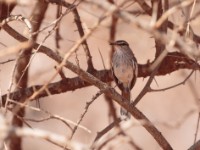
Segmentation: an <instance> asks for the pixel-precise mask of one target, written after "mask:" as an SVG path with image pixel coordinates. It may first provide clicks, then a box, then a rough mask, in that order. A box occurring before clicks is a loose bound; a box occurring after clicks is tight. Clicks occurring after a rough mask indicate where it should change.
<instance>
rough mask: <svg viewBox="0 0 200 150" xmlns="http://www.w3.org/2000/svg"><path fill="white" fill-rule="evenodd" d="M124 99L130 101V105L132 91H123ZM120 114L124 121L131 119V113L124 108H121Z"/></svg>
mask: <svg viewBox="0 0 200 150" xmlns="http://www.w3.org/2000/svg"><path fill="white" fill-rule="evenodd" d="M122 97H123V98H124V99H126V100H128V101H129V103H130V100H131V93H130V90H127V89H125V90H122ZM120 114H121V116H122V119H130V117H131V115H130V113H129V112H128V111H127V110H126V109H124V108H123V107H121V109H120Z"/></svg>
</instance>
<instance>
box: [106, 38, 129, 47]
mask: <svg viewBox="0 0 200 150" xmlns="http://www.w3.org/2000/svg"><path fill="white" fill-rule="evenodd" d="M110 45H113V46H115V47H116V48H122V47H129V44H128V43H127V42H126V41H124V40H118V41H115V42H110Z"/></svg>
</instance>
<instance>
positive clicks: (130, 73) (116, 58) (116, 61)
mask: <svg viewBox="0 0 200 150" xmlns="http://www.w3.org/2000/svg"><path fill="white" fill-rule="evenodd" d="M110 45H113V46H114V48H115V50H114V53H113V55H112V72H113V76H114V79H115V82H116V84H117V86H118V87H119V89H120V90H121V92H122V97H124V98H125V99H127V100H129V101H130V97H131V94H130V91H131V89H132V88H133V86H134V84H135V82H136V79H137V74H138V65H137V60H136V58H135V56H134V54H133V52H132V50H131V49H130V47H129V44H128V43H127V42H126V41H124V40H118V41H115V42H111V43H110ZM120 113H121V115H122V117H123V116H124V117H125V119H128V118H130V114H129V113H128V111H127V110H125V109H124V108H121V109H120Z"/></svg>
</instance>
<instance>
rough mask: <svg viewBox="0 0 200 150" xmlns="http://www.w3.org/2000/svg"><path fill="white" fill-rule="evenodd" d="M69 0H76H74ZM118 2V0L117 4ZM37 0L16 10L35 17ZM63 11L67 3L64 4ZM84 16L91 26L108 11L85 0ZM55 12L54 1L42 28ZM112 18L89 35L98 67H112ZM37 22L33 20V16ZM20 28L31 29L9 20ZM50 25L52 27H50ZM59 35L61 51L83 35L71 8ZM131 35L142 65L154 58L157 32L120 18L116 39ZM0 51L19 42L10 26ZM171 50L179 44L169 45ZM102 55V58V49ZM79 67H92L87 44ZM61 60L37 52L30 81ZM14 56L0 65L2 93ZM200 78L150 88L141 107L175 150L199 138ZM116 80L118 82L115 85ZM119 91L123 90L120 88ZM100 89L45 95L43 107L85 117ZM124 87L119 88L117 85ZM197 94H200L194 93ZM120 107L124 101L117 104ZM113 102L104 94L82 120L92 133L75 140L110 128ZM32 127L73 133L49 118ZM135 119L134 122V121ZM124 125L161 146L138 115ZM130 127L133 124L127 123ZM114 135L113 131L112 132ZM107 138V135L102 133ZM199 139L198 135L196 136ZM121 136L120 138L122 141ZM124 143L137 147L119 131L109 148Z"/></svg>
mask: <svg viewBox="0 0 200 150" xmlns="http://www.w3.org/2000/svg"><path fill="white" fill-rule="evenodd" d="M68 2H72V1H69V0H68ZM118 2H119V1H116V3H118ZM34 4H35V1H31V2H29V3H27V4H26V5H21V6H17V7H15V9H14V11H13V12H12V14H13V15H18V14H21V15H23V16H25V17H27V18H30V19H31V16H30V14H31V10H32V9H33V6H34ZM130 4H131V5H128V6H127V7H124V10H125V11H129V10H130V11H133V10H139V11H142V10H141V9H140V7H139V6H138V4H137V3H132V1H130ZM195 8H196V9H195V11H199V8H200V7H199V5H197V6H196V7H195ZM63 10H64V8H63ZM78 11H79V15H80V17H81V21H82V24H83V27H84V28H85V29H90V28H91V27H92V26H93V25H94V24H95V22H96V21H98V19H99V17H100V16H101V15H102V14H103V13H104V11H103V10H102V9H100V8H98V7H96V6H94V5H91V4H87V3H81V4H80V5H79V6H78ZM55 17H56V5H53V4H50V5H49V7H48V11H47V12H46V15H45V19H44V21H43V24H42V27H41V28H44V27H46V26H47V25H49V24H51V23H52V22H53V21H54V20H55ZM135 18H138V19H143V20H144V21H146V22H150V19H151V18H150V17H149V16H147V15H138V16H137V15H135ZM170 20H171V21H172V22H174V23H176V24H177V25H181V24H182V23H183V21H184V14H183V10H180V11H178V12H176V13H175V14H173V15H171V16H170ZM109 22H110V18H109V19H108V20H107V21H106V22H105V24H103V25H101V26H100V27H98V28H97V30H96V31H95V32H94V33H93V34H92V35H91V37H89V39H88V40H87V42H88V45H89V48H90V52H91V55H92V58H93V59H92V60H93V63H94V67H95V68H96V69H98V70H101V69H104V66H103V62H102V61H104V63H105V65H106V66H105V67H106V69H109V68H110V52H111V47H110V45H109V32H110V25H109ZM32 23H36V22H34V20H32ZM10 25H11V26H12V27H14V28H15V29H16V30H17V31H18V32H19V33H22V34H23V35H24V36H27V30H26V29H25V26H24V25H23V24H22V23H19V22H12V23H10ZM192 28H193V30H194V32H195V33H196V34H197V35H200V30H199V22H198V23H194V24H192ZM49 30H50V29H49ZM47 34H48V30H45V31H43V32H42V33H40V35H39V37H38V41H37V42H38V43H41V42H42V41H43V39H44V37H45V36H46V35H47ZM60 34H61V37H62V40H61V41H60V45H61V48H60V49H59V51H60V53H61V54H63V55H64V54H65V53H67V52H68V50H69V49H70V48H71V47H72V46H73V44H74V43H75V42H76V41H77V40H78V39H79V38H80V37H79V34H78V31H77V27H76V25H75V23H74V16H73V14H72V13H69V14H67V15H66V16H65V17H64V18H63V19H62V21H61V25H60ZM121 39H123V40H126V41H127V42H128V43H129V45H130V47H131V48H132V50H133V52H134V54H135V56H136V58H137V60H138V63H139V64H145V63H147V61H152V60H153V59H154V55H155V43H154V39H153V38H152V35H150V34H148V33H147V32H145V31H143V30H141V29H139V28H137V27H136V26H135V25H133V24H128V23H125V22H123V21H122V20H121V19H119V21H118V25H117V31H116V40H121ZM0 43H1V44H0V50H1V49H2V50H3V49H5V48H6V47H9V46H13V45H15V44H17V43H18V41H16V40H14V39H13V38H12V37H10V36H9V35H8V34H7V33H6V32H5V31H3V30H1V32H0ZM43 45H45V46H47V47H49V48H51V49H52V50H56V46H55V34H52V35H51V36H50V37H49V38H48V39H47V40H46V41H45V42H44V44H43ZM168 50H169V51H170V52H171V51H175V49H168ZM99 52H100V53H101V54H102V56H103V60H102V58H101V56H100V53H99ZM77 56H78V59H79V64H80V67H81V68H83V69H86V68H87V63H86V57H85V53H84V50H83V48H82V47H80V48H79V49H78V51H77ZM75 57H76V55H75V54H73V55H72V56H71V57H70V59H69V60H70V61H71V62H73V63H75V64H76V58H75ZM15 58H16V55H10V56H6V57H1V58H0V62H5V61H7V60H10V59H15ZM56 65H57V63H56V62H54V61H53V60H52V59H50V58H49V57H47V56H46V55H44V54H42V53H38V54H36V55H35V56H34V58H33V59H32V61H31V66H30V72H29V86H32V85H38V84H39V85H42V84H44V83H46V82H47V81H48V80H49V79H50V78H51V77H52V76H53V74H54V73H55V72H56V70H55V69H54V67H55V66H56ZM14 66H15V61H11V62H8V63H5V64H2V63H1V64H0V89H1V93H2V94H6V93H7V92H8V90H9V87H10V84H11V82H12V73H13V70H14ZM64 72H65V75H66V77H75V76H76V74H74V73H72V72H71V71H69V70H67V69H64ZM190 72H191V70H178V71H175V72H173V73H171V74H167V75H165V76H156V77H155V80H156V82H157V83H156V82H155V81H153V83H152V88H154V89H161V88H165V87H168V86H172V85H174V84H177V83H179V82H182V81H183V80H184V79H185V78H186V77H187V76H188V75H189V73H190ZM60 79H61V78H60V76H59V75H58V76H57V77H56V78H55V79H54V81H59V80H60ZM147 80H148V78H138V79H137V82H136V85H135V86H134V88H133V89H132V94H131V95H132V99H133V100H134V99H135V98H136V97H137V95H138V94H139V93H140V92H141V90H142V89H143V87H144V85H145V84H146V82H147ZM199 83H200V77H199V72H195V73H194V74H193V75H192V77H191V78H190V79H189V80H188V81H187V82H186V84H184V85H180V86H178V87H176V88H173V89H170V90H166V91H162V92H151V93H147V94H146V95H145V96H144V97H143V98H142V100H141V101H140V103H139V104H138V105H137V108H138V109H139V110H140V111H142V112H143V113H144V114H145V115H146V116H147V117H148V118H149V119H150V120H151V121H152V122H153V123H154V125H155V126H156V127H157V128H158V129H159V130H160V132H161V133H162V134H163V135H164V137H165V138H166V139H167V140H168V142H169V143H170V144H171V146H172V147H173V148H174V149H175V150H180V149H182V150H183V149H187V148H189V147H190V146H191V145H192V144H193V143H194V138H195V133H196V126H197V121H198V113H199V112H198V106H197V101H198V100H199V89H200V84H199ZM112 85H113V86H114V85H115V84H114V83H113V84H112ZM117 90H118V89H117ZM98 91H99V89H97V88H96V87H93V86H90V87H87V88H82V89H78V90H75V91H73V92H67V93H62V94H58V95H50V96H48V97H45V98H41V99H39V103H40V108H41V109H44V110H47V111H49V112H50V113H52V114H56V115H59V116H62V117H64V118H66V119H69V120H72V121H74V122H77V121H78V120H79V119H80V116H81V114H82V113H83V112H84V110H85V106H86V102H88V101H90V100H91V99H92V97H93V96H94V95H95V94H96V93H97V92H98ZM118 91H119V90H118ZM195 92H196V93H197V94H198V99H197V97H195V94H194V93H195ZM30 105H32V106H34V107H38V105H37V103H36V102H35V101H33V102H31V103H30ZM115 106H116V108H117V109H118V111H117V112H118V115H119V105H118V104H116V103H115ZM108 109H109V108H108V105H107V103H106V101H105V98H104V95H101V96H100V97H99V98H98V99H96V100H95V102H94V103H93V104H92V105H91V106H90V108H89V110H88V112H87V114H86V116H85V117H84V118H83V121H82V122H81V125H83V126H85V127H87V128H88V129H89V130H91V133H88V132H86V131H84V130H82V129H78V130H77V132H76V133H75V135H74V138H73V140H74V141H76V142H79V143H81V144H83V145H90V144H91V143H92V141H93V140H94V138H95V136H96V135H97V132H99V131H101V130H102V129H103V128H105V127H106V126H107V125H108V124H109V123H110V120H109V118H108ZM44 117H45V115H44V114H43V113H42V112H37V111H34V110H31V109H26V118H35V119H42V118H44ZM28 123H29V124H30V125H31V126H32V127H33V128H40V129H44V130H48V131H51V132H54V133H57V134H62V135H64V136H67V137H69V136H70V131H69V129H68V128H67V126H66V125H65V124H63V123H62V122H61V121H58V120H53V119H50V120H47V121H43V122H28ZM132 124H133V125H132ZM121 125H122V128H124V129H125V131H126V132H127V133H128V134H129V135H130V136H131V137H132V139H133V141H134V142H135V143H136V145H138V146H139V147H140V148H141V149H145V150H146V149H148V150H150V149H152V150H159V149H161V148H160V146H159V145H158V144H157V142H156V141H155V140H154V139H153V137H152V136H151V135H150V134H149V133H148V132H147V131H146V130H145V129H144V128H143V127H142V126H141V125H139V124H138V123H137V120H135V119H134V118H132V119H131V120H129V121H126V122H123V123H122V124H121ZM127 127H128V128H127ZM108 134H109V133H108ZM103 138H104V137H103ZM197 139H199V134H198V136H197ZM119 141H120V142H119ZM23 147H24V149H28V150H35V149H37V150H43V149H48V150H57V149H62V148H59V147H57V146H55V145H53V144H51V143H49V142H47V141H45V140H40V139H33V138H23ZM122 148H125V149H132V148H131V147H130V146H129V144H128V143H127V141H126V139H125V138H123V136H119V137H118V138H117V140H114V141H112V142H111V143H110V144H108V145H107V146H106V148H104V149H115V150H118V149H119V150H120V149H122Z"/></svg>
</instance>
